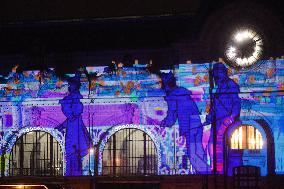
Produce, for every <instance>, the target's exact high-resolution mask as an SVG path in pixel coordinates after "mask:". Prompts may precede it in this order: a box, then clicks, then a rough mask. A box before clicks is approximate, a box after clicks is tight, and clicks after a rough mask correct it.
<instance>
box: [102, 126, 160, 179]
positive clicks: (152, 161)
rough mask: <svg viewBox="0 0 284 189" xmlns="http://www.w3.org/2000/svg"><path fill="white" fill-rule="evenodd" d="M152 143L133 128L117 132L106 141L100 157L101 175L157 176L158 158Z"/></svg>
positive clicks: (147, 136) (148, 137)
mask: <svg viewBox="0 0 284 189" xmlns="http://www.w3.org/2000/svg"><path fill="white" fill-rule="evenodd" d="M157 156H158V155H157V149H156V147H155V144H154V142H153V141H152V139H151V138H150V136H149V135H147V134H146V133H145V132H143V131H141V130H139V129H135V128H125V129H121V130H119V131H117V132H116V133H114V134H113V135H111V137H110V138H109V140H108V141H107V143H106V145H105V147H104V150H103V155H102V168H103V169H102V174H103V175H154V174H158V172H157V166H158V157H157Z"/></svg>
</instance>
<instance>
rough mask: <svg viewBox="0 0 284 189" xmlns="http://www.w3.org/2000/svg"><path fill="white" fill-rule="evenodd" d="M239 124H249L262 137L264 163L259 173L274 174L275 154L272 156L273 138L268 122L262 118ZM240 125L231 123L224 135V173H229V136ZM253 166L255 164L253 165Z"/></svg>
mask: <svg viewBox="0 0 284 189" xmlns="http://www.w3.org/2000/svg"><path fill="white" fill-rule="evenodd" d="M241 125H250V126H252V127H254V128H255V129H257V130H258V131H259V132H260V133H261V136H262V138H263V149H261V150H260V151H261V152H262V153H265V154H264V155H265V163H266V165H264V166H263V167H260V168H261V172H262V173H261V174H262V175H263V176H264V175H266V174H269V175H271V174H274V173H275V156H274V140H273V135H272V133H271V131H270V128H269V126H268V123H267V122H266V121H265V120H263V119H256V120H243V121H242V124H241ZM239 126H240V125H233V126H231V127H228V129H227V130H226V132H225V135H224V145H225V151H224V171H225V174H228V175H231V173H230V172H228V171H231V170H228V168H229V159H230V157H229V152H230V137H231V136H232V134H233V132H234V131H235V129H237V128H238V127H239ZM254 166H255V165H254Z"/></svg>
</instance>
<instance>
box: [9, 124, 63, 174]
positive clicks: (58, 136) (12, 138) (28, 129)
mask: <svg viewBox="0 0 284 189" xmlns="http://www.w3.org/2000/svg"><path fill="white" fill-rule="evenodd" d="M34 131H41V132H45V133H48V134H50V135H51V136H52V137H53V138H54V139H55V140H56V141H57V142H58V143H59V145H60V148H61V151H62V156H63V159H62V160H63V162H62V163H63V175H64V173H65V166H66V165H65V162H66V156H65V143H64V136H63V135H62V133H61V132H59V131H58V130H56V129H54V128H42V127H25V128H22V129H20V130H18V131H17V132H14V133H13V132H11V133H10V136H9V141H8V142H7V144H6V146H5V148H4V151H5V153H6V154H9V155H10V153H11V152H12V149H13V147H14V145H15V144H16V142H17V140H18V139H19V138H21V137H22V136H24V135H26V134H28V133H30V132H34ZM9 155H8V157H9ZM4 161H5V168H4V171H5V176H9V158H5V160H4Z"/></svg>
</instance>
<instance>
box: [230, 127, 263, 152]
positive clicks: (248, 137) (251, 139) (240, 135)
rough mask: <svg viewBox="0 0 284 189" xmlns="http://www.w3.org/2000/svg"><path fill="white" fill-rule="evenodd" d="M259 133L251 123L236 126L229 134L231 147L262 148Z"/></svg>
mask: <svg viewBox="0 0 284 189" xmlns="http://www.w3.org/2000/svg"><path fill="white" fill-rule="evenodd" d="M262 146H263V139H262V136H261V133H260V132H259V131H258V130H257V129H256V128H255V127H253V126H251V125H242V126H240V127H238V128H236V129H235V130H234V132H233V134H232V136H231V149H250V150H258V149H262Z"/></svg>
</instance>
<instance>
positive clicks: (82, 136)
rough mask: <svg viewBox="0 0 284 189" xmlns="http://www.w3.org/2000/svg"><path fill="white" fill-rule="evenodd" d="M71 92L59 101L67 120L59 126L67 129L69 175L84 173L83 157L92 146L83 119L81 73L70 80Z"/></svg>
mask: <svg viewBox="0 0 284 189" xmlns="http://www.w3.org/2000/svg"><path fill="white" fill-rule="evenodd" d="M68 84H69V87H68V92H69V94H68V95H67V96H65V97H64V98H63V99H62V100H60V101H59V103H60V104H61V110H62V112H63V114H64V115H65V116H66V120H65V121H64V122H63V123H62V124H61V125H60V126H59V127H58V128H57V129H59V130H60V131H63V129H65V132H66V135H65V152H66V173H65V175H67V176H75V175H82V157H84V156H85V155H87V154H88V149H89V148H90V147H91V146H92V144H91V143H92V142H91V138H90V136H89V133H88V131H87V128H86V127H85V126H84V123H83V120H82V115H81V114H82V112H83V104H82V102H81V101H80V99H82V98H83V96H82V95H81V94H80V91H79V88H80V74H76V76H75V77H73V78H71V79H69V81H68Z"/></svg>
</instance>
